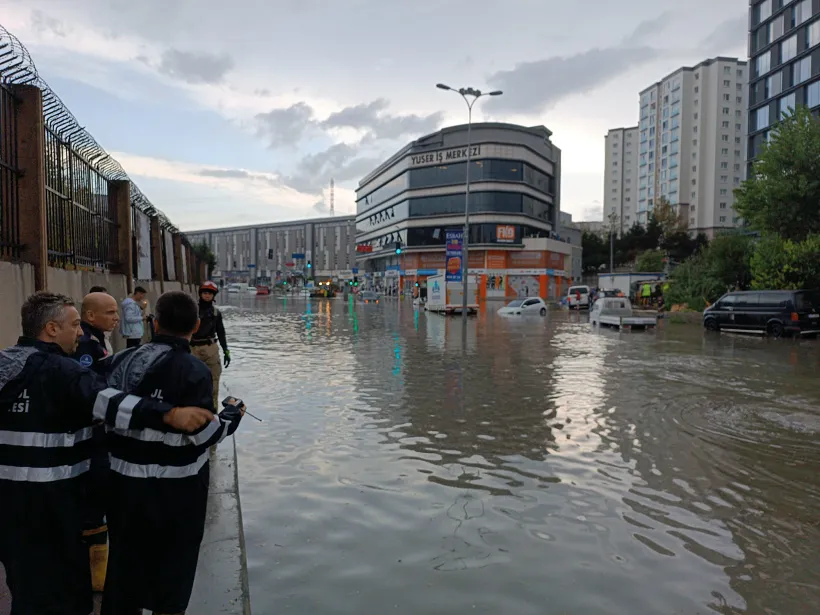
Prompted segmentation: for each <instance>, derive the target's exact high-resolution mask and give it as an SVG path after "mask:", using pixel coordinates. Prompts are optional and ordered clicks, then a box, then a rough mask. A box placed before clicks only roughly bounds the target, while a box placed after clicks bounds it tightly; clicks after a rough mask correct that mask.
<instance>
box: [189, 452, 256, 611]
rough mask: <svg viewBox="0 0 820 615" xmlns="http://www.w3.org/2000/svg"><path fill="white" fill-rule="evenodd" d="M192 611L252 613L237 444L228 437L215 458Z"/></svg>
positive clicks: (213, 458) (212, 464)
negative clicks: (240, 498) (238, 473)
mask: <svg viewBox="0 0 820 615" xmlns="http://www.w3.org/2000/svg"><path fill="white" fill-rule="evenodd" d="M188 612H189V613H196V614H197V615H216V614H217V613H220V614H223V615H224V614H227V615H251V602H250V592H249V590H248V564H247V560H246V558H245V534H244V532H243V529H242V508H241V506H240V503H239V479H238V476H237V463H236V443H235V442H234V439H233V437H231V438H229V439H228V440H225V442H224V443H222V444H220V445H219V448H217V450H216V455H214V456H213V457H212V458H211V489H210V494H209V496H208V516H207V517H206V520H205V537H204V538H203V540H202V547H201V548H200V550H199V565H198V567H197V571H196V581H195V582H194V594H193V596H192V598H191V604H190V605H189V606H188Z"/></svg>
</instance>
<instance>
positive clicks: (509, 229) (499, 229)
mask: <svg viewBox="0 0 820 615" xmlns="http://www.w3.org/2000/svg"><path fill="white" fill-rule="evenodd" d="M495 240H496V241H497V242H498V243H515V227H514V226H512V225H511V224H499V225H497V226H496V227H495Z"/></svg>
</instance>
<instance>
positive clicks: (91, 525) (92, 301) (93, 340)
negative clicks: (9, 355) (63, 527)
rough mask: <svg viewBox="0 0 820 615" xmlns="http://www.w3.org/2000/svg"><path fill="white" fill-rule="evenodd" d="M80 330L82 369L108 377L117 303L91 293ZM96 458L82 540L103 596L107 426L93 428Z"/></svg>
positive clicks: (78, 355) (94, 581)
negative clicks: (108, 336) (109, 337)
mask: <svg viewBox="0 0 820 615" xmlns="http://www.w3.org/2000/svg"><path fill="white" fill-rule="evenodd" d="M80 318H81V319H82V322H81V323H80V326H81V327H82V329H83V334H82V336H81V337H80V341H79V343H78V344H77V350H76V351H75V352H74V354H73V355H72V356H73V358H74V359H76V360H77V361H79V363H80V365H82V366H83V367H88V368H90V369H92V370H93V371H95V372H97V373H98V374H100V375H102V376H103V377H105V372H106V366H107V365H110V363H111V361H110V360H108V359H109V358H110V355H109V352H108V349H107V348H106V338H105V336H106V333H110V332H111V331H113V330H114V329H116V328H117V324H118V323H119V322H120V316H119V308H118V306H117V300H116V299H114V297H112V296H111V295H109V294H107V293H105V292H91V293H89V294H87V295H86V296H85V298H84V299H83V305H82V308H81V309H80ZM93 440H94V448H95V451H94V456H93V457H92V458H91V471H90V472H89V480H88V482H89V484H88V489H89V492H88V496H87V499H86V505H87V513H86V518H85V523H84V525H83V537H84V538H85V541H86V544H87V545H88V552H89V558H90V560H91V586H92V589H93V590H94V591H95V592H101V591H102V590H103V588H104V586H105V570H106V568H107V566H108V526H107V525H106V522H105V498H106V479H107V476H108V468H109V463H108V451H107V449H106V448H105V426H104V425H102V424H101V423H100V424H97V425H95V426H94V435H93Z"/></svg>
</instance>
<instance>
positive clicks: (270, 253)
mask: <svg viewBox="0 0 820 615" xmlns="http://www.w3.org/2000/svg"><path fill="white" fill-rule="evenodd" d="M268 260H269V261H272V260H273V248H268Z"/></svg>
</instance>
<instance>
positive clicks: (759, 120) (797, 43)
mask: <svg viewBox="0 0 820 615" xmlns="http://www.w3.org/2000/svg"><path fill="white" fill-rule="evenodd" d="M749 24H750V28H749V57H750V58H751V60H750V64H749V66H750V71H751V73H752V74H751V79H750V82H749V109H750V111H749V125H748V126H749V136H748V145H747V157H748V160H749V164H750V165H751V162H752V161H753V160H754V158H755V156H756V155H757V153H758V152H759V151H760V147H761V145H763V143H764V142H765V140H766V138H767V137H768V134H769V130H770V129H771V127H772V125H773V124H774V123H775V122H776V121H777V120H778V118H780V117H782V115H783V113H785V112H787V111H788V110H789V109H794V108H795V107H796V106H797V105H805V106H807V107H809V108H810V109H817V108H818V107H820V1H818V0H762V1H761V0H750V1H749Z"/></svg>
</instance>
